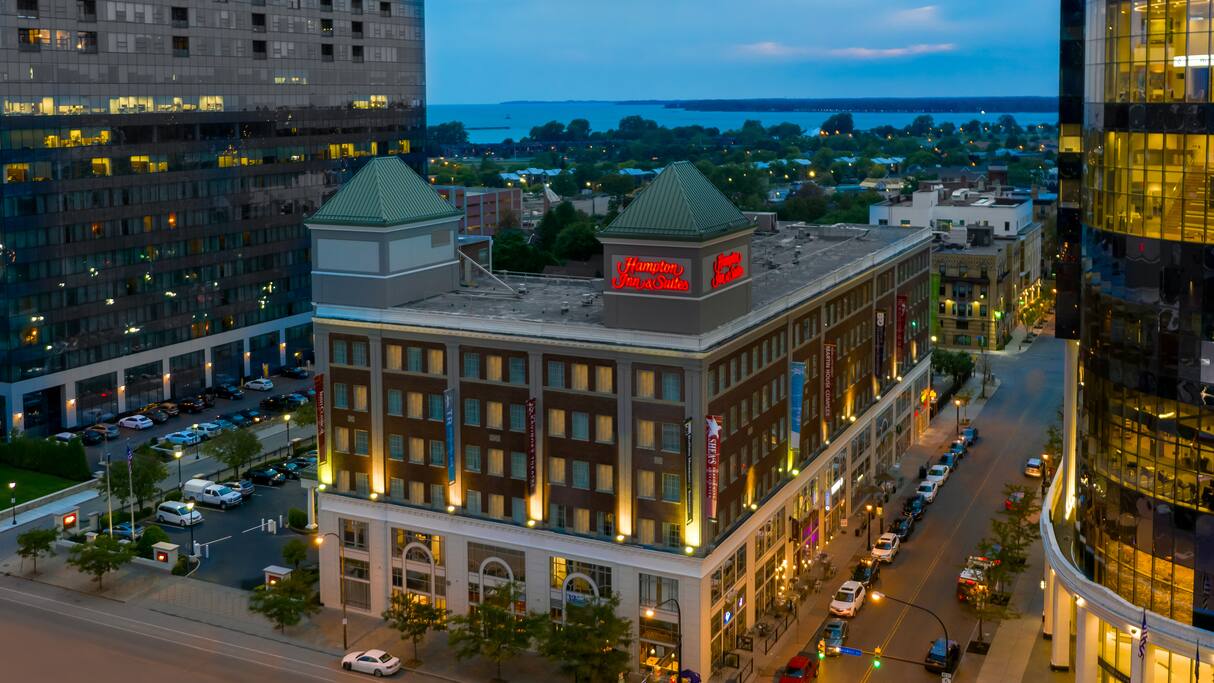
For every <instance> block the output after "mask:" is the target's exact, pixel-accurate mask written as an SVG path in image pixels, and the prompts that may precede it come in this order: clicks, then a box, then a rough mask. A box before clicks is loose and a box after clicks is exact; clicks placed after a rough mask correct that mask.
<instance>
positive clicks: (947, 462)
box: [937, 452, 961, 472]
mask: <svg viewBox="0 0 1214 683" xmlns="http://www.w3.org/2000/svg"><path fill="white" fill-rule="evenodd" d="M937 462H939V463H940V464H941V465H944V466H945V467H947V468H948V470H949V472H952V471H953V470H955V469H957V463H959V462H961V461H960V460H959V459H958V458H957V454H956V453H952V452H949V453H945V454H944V455H942V456H940V460H938V461H937Z"/></svg>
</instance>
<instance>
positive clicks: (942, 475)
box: [924, 465, 950, 486]
mask: <svg viewBox="0 0 1214 683" xmlns="http://www.w3.org/2000/svg"><path fill="white" fill-rule="evenodd" d="M949 474H950V472H949V469H948V465H932V467H931V469H929V470H928V471H927V477H926V478H925V479H924V481H934V482H936V483H937V484H939V485H941V486H944V482H946V481H948V475H949Z"/></svg>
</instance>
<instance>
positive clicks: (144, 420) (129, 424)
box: [118, 415, 156, 429]
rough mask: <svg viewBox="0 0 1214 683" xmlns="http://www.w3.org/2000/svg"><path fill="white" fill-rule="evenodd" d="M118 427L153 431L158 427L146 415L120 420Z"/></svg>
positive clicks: (131, 416)
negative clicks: (153, 428) (152, 429)
mask: <svg viewBox="0 0 1214 683" xmlns="http://www.w3.org/2000/svg"><path fill="white" fill-rule="evenodd" d="M118 426H119V427H126V428H127V429H151V428H152V427H154V426H156V423H154V422H152V420H151V418H149V417H147V416H146V415H130V416H128V417H124V418H122V419H121V420H119V421H118Z"/></svg>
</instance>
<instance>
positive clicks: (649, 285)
mask: <svg viewBox="0 0 1214 683" xmlns="http://www.w3.org/2000/svg"><path fill="white" fill-rule="evenodd" d="M690 265H691V262H690V261H687V260H686V259H669V260H668V259H647V258H641V257H639V256H616V257H614V258H613V263H612V271H613V274H612V278H611V288H612V289H616V290H636V291H641V292H689V291H691V281H690V280H688V279H687V271H688V270H689V266H690Z"/></svg>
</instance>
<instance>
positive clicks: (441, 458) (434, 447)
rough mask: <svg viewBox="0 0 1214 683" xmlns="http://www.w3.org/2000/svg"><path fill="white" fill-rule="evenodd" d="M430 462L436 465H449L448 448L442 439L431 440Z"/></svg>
mask: <svg viewBox="0 0 1214 683" xmlns="http://www.w3.org/2000/svg"><path fill="white" fill-rule="evenodd" d="M430 464H431V465H434V466H436V467H445V466H446V465H447V448H446V444H445V443H443V442H442V441H438V440H433V439H432V440H431V441H430Z"/></svg>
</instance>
